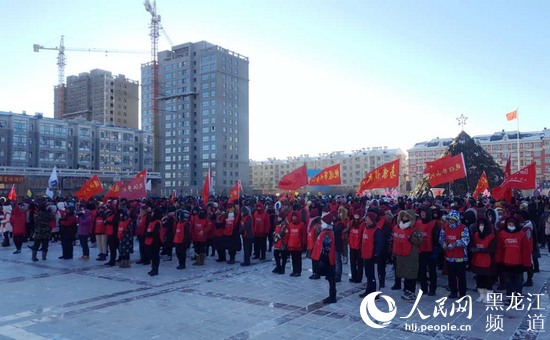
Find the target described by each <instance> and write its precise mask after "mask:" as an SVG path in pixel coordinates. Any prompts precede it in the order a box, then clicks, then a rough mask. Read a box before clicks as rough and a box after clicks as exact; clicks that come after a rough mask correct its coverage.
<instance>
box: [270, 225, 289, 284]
mask: <svg viewBox="0 0 550 340" xmlns="http://www.w3.org/2000/svg"><path fill="white" fill-rule="evenodd" d="M287 245H288V221H287V220H286V219H285V220H281V221H280V223H279V224H277V226H276V227H275V231H274V232H273V247H274V249H275V251H274V252H273V257H274V258H275V269H273V271H272V273H275V274H284V273H285V267H286V260H287V258H288V249H287Z"/></svg>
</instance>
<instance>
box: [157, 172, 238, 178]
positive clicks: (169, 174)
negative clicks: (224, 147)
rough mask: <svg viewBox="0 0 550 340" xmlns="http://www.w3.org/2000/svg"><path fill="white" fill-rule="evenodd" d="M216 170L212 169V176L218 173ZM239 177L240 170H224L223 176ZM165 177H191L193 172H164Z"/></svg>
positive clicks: (194, 174)
mask: <svg viewBox="0 0 550 340" xmlns="http://www.w3.org/2000/svg"><path fill="white" fill-rule="evenodd" d="M214 173H215V171H212V177H215V176H216V175H215V174H214ZM193 176H195V177H196V176H197V173H196V172H194V173H193ZM228 176H229V177H239V172H238V171H235V172H233V171H229V172H228V171H223V177H228ZM163 177H164V178H168V179H172V178H189V177H191V174H190V173H189V172H166V173H164V175H163Z"/></svg>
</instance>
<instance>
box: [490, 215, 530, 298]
mask: <svg viewBox="0 0 550 340" xmlns="http://www.w3.org/2000/svg"><path fill="white" fill-rule="evenodd" d="M505 225H506V227H505V228H503V229H501V230H500V231H499V233H498V241H497V251H496V255H495V262H496V263H497V264H498V265H499V270H500V271H502V272H503V273H504V275H505V277H506V280H505V281H506V295H507V296H512V294H513V293H516V295H517V294H520V295H521V293H522V290H523V272H525V271H527V269H528V268H529V267H530V266H531V251H532V244H531V241H530V240H529V238H528V237H527V235H526V234H525V231H524V230H523V229H522V228H521V226H520V224H519V223H518V221H517V220H516V219H515V218H513V217H509V218H507V219H506V222H505Z"/></svg>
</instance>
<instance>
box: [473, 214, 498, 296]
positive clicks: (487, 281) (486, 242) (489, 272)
mask: <svg viewBox="0 0 550 340" xmlns="http://www.w3.org/2000/svg"><path fill="white" fill-rule="evenodd" d="M496 247H497V238H496V235H495V233H494V231H493V224H492V223H491V222H490V221H489V220H488V219H486V218H485V217H480V218H479V219H478V220H477V228H475V231H474V232H473V236H472V238H471V243H470V251H471V252H472V262H471V263H470V270H471V271H472V273H474V274H476V283H477V291H478V292H479V298H478V299H477V300H476V302H483V303H485V302H487V295H488V294H490V293H493V283H494V275H495V274H496V265H495V251H496Z"/></svg>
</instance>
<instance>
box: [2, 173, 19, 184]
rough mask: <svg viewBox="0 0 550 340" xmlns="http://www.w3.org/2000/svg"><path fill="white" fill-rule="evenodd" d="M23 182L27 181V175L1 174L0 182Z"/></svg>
mask: <svg viewBox="0 0 550 340" xmlns="http://www.w3.org/2000/svg"><path fill="white" fill-rule="evenodd" d="M23 182H25V176H19V175H0V183H4V184H21V183H23Z"/></svg>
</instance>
